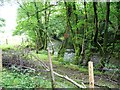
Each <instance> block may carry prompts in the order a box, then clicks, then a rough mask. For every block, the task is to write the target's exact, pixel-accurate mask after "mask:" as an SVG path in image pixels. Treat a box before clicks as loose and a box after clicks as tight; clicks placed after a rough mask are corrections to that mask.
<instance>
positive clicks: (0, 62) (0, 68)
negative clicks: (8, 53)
mask: <svg viewBox="0 0 120 90" xmlns="http://www.w3.org/2000/svg"><path fill="white" fill-rule="evenodd" d="M1 71H2V49H0V72H1Z"/></svg>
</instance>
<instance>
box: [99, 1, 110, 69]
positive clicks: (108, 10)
mask: <svg viewBox="0 0 120 90" xmlns="http://www.w3.org/2000/svg"><path fill="white" fill-rule="evenodd" d="M109 15H110V1H109V0H108V2H106V22H105V32H104V41H103V49H104V57H103V60H102V61H101V64H102V66H103V67H104V66H105V63H106V61H107V44H108V22H109ZM107 62H109V61H107Z"/></svg>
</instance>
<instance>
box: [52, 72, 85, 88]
mask: <svg viewBox="0 0 120 90" xmlns="http://www.w3.org/2000/svg"><path fill="white" fill-rule="evenodd" d="M53 73H54V74H55V75H57V76H58V77H61V78H63V79H66V80H67V81H69V82H71V83H72V84H74V85H75V86H77V87H78V88H86V86H85V85H84V84H83V83H82V84H83V85H80V84H78V83H77V82H75V81H74V80H72V79H71V78H69V77H68V76H67V75H66V76H63V75H61V74H58V73H57V72H55V71H53Z"/></svg>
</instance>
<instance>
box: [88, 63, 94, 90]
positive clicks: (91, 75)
mask: <svg viewBox="0 0 120 90" xmlns="http://www.w3.org/2000/svg"><path fill="white" fill-rule="evenodd" d="M88 70H89V88H94V73H93V62H92V61H89V62H88Z"/></svg>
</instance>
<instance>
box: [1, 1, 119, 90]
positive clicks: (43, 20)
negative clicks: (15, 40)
mask: <svg viewBox="0 0 120 90" xmlns="http://www.w3.org/2000/svg"><path fill="white" fill-rule="evenodd" d="M16 4H17V5H18V6H19V7H18V9H17V19H16V22H17V26H16V29H15V30H14V32H13V36H16V35H19V36H25V38H22V42H21V44H20V45H9V41H8V43H6V44H5V45H0V48H1V49H2V65H3V68H2V69H3V70H2V72H1V74H0V76H1V77H2V80H1V81H0V86H1V87H5V88H89V79H88V78H89V75H88V62H89V61H92V62H93V66H94V79H95V80H94V81H95V82H94V84H95V88H96V87H97V88H106V89H110V88H120V83H119V82H120V78H119V77H120V2H109V0H108V2H87V0H84V2H79V1H78V2H77V1H71V2H70V1H67V0H61V1H56V2H54V3H53V2H52V1H48V0H47V1H41V0H40V1H35V0H33V1H32V2H27V1H26V2H25V1H16ZM11 13H12V12H11ZM4 25H5V20H4V18H0V28H1V27H4ZM0 33H4V31H3V30H1V29H0ZM49 59H50V60H52V64H53V68H52V69H53V72H52V70H51V63H50V65H49ZM49 66H50V71H51V72H52V74H54V75H56V76H55V77H53V76H54V75H52V74H51V77H50V72H49V70H48V69H49ZM57 72H58V73H57ZM60 77H61V78H60ZM51 78H52V80H51ZM72 80H74V81H72ZM76 83H79V85H78V84H76Z"/></svg>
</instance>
